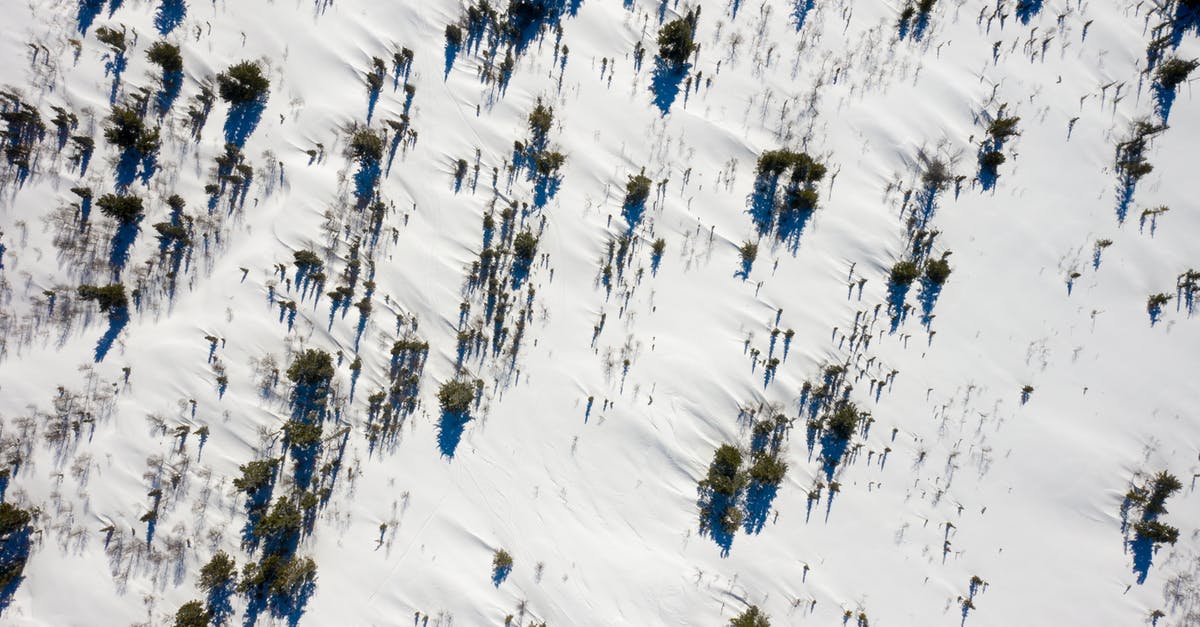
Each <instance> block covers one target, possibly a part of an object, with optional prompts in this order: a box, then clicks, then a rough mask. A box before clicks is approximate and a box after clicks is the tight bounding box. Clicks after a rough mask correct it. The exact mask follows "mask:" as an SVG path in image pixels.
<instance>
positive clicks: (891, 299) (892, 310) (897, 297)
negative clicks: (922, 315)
mask: <svg viewBox="0 0 1200 627" xmlns="http://www.w3.org/2000/svg"><path fill="white" fill-rule="evenodd" d="M909 287H910V285H909V284H908V283H896V282H895V281H890V280H889V281H888V295H887V304H888V315H889V316H890V317H891V327H890V329H891V332H892V333H895V332H896V331H897V330H898V329H899V328H900V325H901V324H902V323H903V322H904V320H905V319H907V318H908V306H907V305H905V304H904V300H905V299H906V298H907V297H908V290H909Z"/></svg>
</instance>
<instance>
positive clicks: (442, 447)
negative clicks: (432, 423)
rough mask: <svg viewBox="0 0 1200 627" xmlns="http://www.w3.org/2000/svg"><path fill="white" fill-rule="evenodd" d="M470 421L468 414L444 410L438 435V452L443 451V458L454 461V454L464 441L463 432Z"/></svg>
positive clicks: (439, 422) (439, 423)
mask: <svg viewBox="0 0 1200 627" xmlns="http://www.w3.org/2000/svg"><path fill="white" fill-rule="evenodd" d="M470 421H471V415H470V414H469V413H467V412H453V411H447V410H442V415H441V419H440V420H439V421H438V434H437V445H438V450H439V451H441V453H442V457H445V458H447V459H454V453H455V451H457V450H458V444H459V442H461V441H462V436H463V431H464V430H465V429H466V426H467V423H468V422H470Z"/></svg>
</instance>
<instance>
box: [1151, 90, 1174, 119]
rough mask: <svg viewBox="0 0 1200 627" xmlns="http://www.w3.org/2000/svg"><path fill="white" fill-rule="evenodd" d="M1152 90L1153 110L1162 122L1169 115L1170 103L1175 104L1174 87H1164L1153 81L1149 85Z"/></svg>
mask: <svg viewBox="0 0 1200 627" xmlns="http://www.w3.org/2000/svg"><path fill="white" fill-rule="evenodd" d="M1150 89H1151V91H1153V92H1154V112H1155V113H1156V114H1158V117H1159V119H1160V120H1162V123H1163V124H1166V123H1167V118H1169V117H1171V105H1173V104H1175V89H1174V88H1169V87H1165V86H1163V85H1160V84H1158V83H1157V82H1155V83H1154V84H1153V85H1152V86H1151V87H1150Z"/></svg>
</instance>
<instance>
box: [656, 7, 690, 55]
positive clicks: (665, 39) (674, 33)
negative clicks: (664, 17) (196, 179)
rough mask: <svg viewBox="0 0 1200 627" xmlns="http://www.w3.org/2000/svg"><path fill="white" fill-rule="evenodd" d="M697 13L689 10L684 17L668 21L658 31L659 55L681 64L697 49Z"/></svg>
mask: <svg viewBox="0 0 1200 627" xmlns="http://www.w3.org/2000/svg"><path fill="white" fill-rule="evenodd" d="M695 35H696V14H695V13H694V12H692V11H689V12H688V14H687V15H686V16H684V17H681V18H678V19H675V20H671V21H670V22H667V23H666V24H665V25H663V27H662V28H661V29H659V31H658V56H659V57H661V58H662V60H663V61H666V62H667V63H669V64H671V65H674V66H680V65H683V64H684V63H687V60H688V57H690V56H692V53H693V52H695V50H696V43H695V41H694V37H695Z"/></svg>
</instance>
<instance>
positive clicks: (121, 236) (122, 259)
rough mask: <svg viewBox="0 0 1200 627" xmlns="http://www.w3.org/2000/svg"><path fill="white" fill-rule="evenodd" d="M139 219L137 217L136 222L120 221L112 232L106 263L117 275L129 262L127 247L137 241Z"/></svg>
mask: <svg viewBox="0 0 1200 627" xmlns="http://www.w3.org/2000/svg"><path fill="white" fill-rule="evenodd" d="M140 221H141V220H140V218H139V220H138V221H137V222H130V223H121V224H119V225H118V226H117V230H116V232H115V233H113V238H112V248H111V249H110V251H109V254H108V263H109V265H110V266H112V269H113V272H114V273H115V274H117V275H120V273H121V270H123V269H125V264H126V263H128V262H129V249H130V248H131V247H133V243H134V242H135V241H137V236H138V233H139V232H140V231H141V227H140V226H139V223H140Z"/></svg>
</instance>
